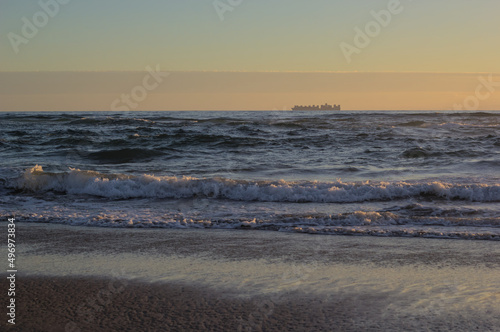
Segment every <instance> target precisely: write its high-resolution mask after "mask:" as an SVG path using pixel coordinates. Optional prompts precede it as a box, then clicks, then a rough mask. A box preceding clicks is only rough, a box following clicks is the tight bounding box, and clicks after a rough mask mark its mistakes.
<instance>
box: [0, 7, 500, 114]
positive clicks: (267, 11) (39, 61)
mask: <svg viewBox="0 0 500 332" xmlns="http://www.w3.org/2000/svg"><path fill="white" fill-rule="evenodd" d="M499 12H500V1H498V0H476V1H472V0H418V1H417V0H413V1H412V0H399V1H398V0H357V1H345V0H314V1H302V0H273V1H268V0H144V1H132V0H106V1H102V0H100V1H97V0H85V1H81V0H40V1H28V0H16V1H14V0H10V1H9V0H0V32H1V38H0V98H1V99H2V100H3V102H2V103H1V104H0V110H110V108H117V107H116V105H119V106H118V108H120V106H123V105H122V104H123V102H122V101H121V102H120V103H119V104H117V103H115V104H114V105H115V107H111V106H110V105H112V104H113V103H114V101H115V100H116V98H118V99H120V100H122V99H123V98H122V96H123V95H127V94H131V93H132V92H133V91H135V92H136V94H135V97H136V98H135V99H134V100H133V102H129V103H127V104H126V105H127V107H128V108H129V109H133V110H139V109H159V110H161V109H165V110H174V109H175V110H177V109H178V110H185V109H200V110H201V109H223V110H231V109H234V110H238V109H282V108H288V107H292V106H293V105H294V104H295V103H306V104H319V103H324V102H329V103H332V104H333V103H341V104H342V105H343V107H344V108H345V109H389V110H392V109H429V110H442V109H453V108H454V107H460V106H457V105H462V104H463V106H464V107H465V109H470V110H476V109H478V110H489V109H500V91H498V92H497V91H496V90H500V87H499V86H498V84H497V85H495V84H496V82H497V81H500V79H498V80H497V78H498V75H497V73H500V61H498V56H499V55H500V43H498V42H497V40H498V35H499V32H500V21H499V20H498V18H497V15H498V13H499ZM147 68H153V69H154V70H156V69H158V68H159V69H160V70H161V71H162V72H165V73H168V75H164V76H162V77H161V78H160V79H161V82H159V81H158V80H156V81H155V82H156V83H158V84H150V85H149V86H152V85H155V88H154V89H153V88H151V89H146V91H147V94H146V95H145V96H143V95H144V94H142V95H141V94H140V93H139V92H144V89H142V90H141V88H140V87H141V86H142V85H143V84H144V83H143V80H144V75H146V74H147V73H148V69H147ZM137 72H140V75H138V73H137ZM116 73H120V75H118V76H117V74H116ZM490 74H491V75H492V76H489V75H490ZM150 75H151V74H150ZM153 79H154V77H153ZM485 80H486V81H488V80H489V81H490V83H489V84H487V85H485V84H484V81H485ZM19 82H21V84H19ZM61 82H63V83H62V84H61ZM125 82H126V83H127V84H124V83H125ZM395 82H396V83H395ZM156 85H157V86H156ZM235 85H236V86H235ZM47 86H51V87H52V88H50V89H47ZM138 86H139V87H138ZM264 86H265V87H266V89H265V91H263V89H258V87H264ZM478 86H483V87H482V88H479V90H481V91H483V92H481V91H480V93H479V94H478V92H477V90H478ZM116 87H120V89H121V90H120V89H117V88H116ZM14 88H15V89H14ZM134 89H135V90H134ZM138 96H139V97H138ZM474 98H475V99H474ZM464 101H465V104H464ZM136 104H137V105H136ZM121 108H122V109H123V108H124V107H121Z"/></svg>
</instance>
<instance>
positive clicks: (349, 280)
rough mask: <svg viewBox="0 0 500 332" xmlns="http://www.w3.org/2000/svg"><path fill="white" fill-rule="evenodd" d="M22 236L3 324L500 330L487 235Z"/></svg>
mask: <svg viewBox="0 0 500 332" xmlns="http://www.w3.org/2000/svg"><path fill="white" fill-rule="evenodd" d="M18 239H19V243H20V245H19V258H18V259H19V273H18V276H17V280H16V283H17V285H16V287H17V290H16V303H17V304H18V306H17V316H16V322H17V324H16V326H15V327H12V326H7V330H8V331H138V330H140V331H387V330H390V331H427V330H432V331H500V329H499V328H498V326H500V324H499V323H500V318H499V317H500V315H499V313H500V312H499V304H500V293H499V291H498V289H499V286H500V280H499V278H500V277H498V276H499V274H498V272H499V266H500V261H499V257H500V255H499V249H498V243H496V242H488V241H447V240H432V239H430V240H425V239H395V238H393V239H381V238H368V237H356V238H353V237H350V238H349V237H335V236H333V237H332V236H314V235H311V236H310V235H305V234H282V233H278V232H262V231H260V232H252V231H248V232H246V231H215V232H212V231H210V230H199V231H190V230H186V231H183V230H139V229H104V228H82V227H67V226H60V225H49V224H22V223H20V224H18ZM2 252H3V251H2ZM2 280H3V281H2V289H6V288H5V287H6V286H7V284H6V281H5V280H6V279H5V278H2ZM2 326H4V327H5V326H6V324H5V322H3V323H2Z"/></svg>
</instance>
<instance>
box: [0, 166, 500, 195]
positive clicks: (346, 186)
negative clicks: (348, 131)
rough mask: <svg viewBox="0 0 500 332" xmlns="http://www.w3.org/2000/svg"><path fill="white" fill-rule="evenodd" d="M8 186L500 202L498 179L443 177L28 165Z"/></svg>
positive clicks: (88, 192) (86, 191)
mask: <svg viewBox="0 0 500 332" xmlns="http://www.w3.org/2000/svg"><path fill="white" fill-rule="evenodd" d="M7 186H8V187H10V188H15V189H21V190H28V191H32V192H40V191H41V192H43V191H55V192H62V193H68V194H86V195H94V196H99V197H106V198H110V199H129V198H172V199H177V198H214V199H228V200H236V201H260V202H294V203H305V202H316V203H354V202H365V201H390V200H398V199H407V198H412V197H428V198H433V199H447V200H465V201H472V202H497V201H500V185H498V184H494V185H491V184H480V183H476V184H463V183H447V182H439V181H432V182H405V181H398V182H374V181H365V182H342V181H341V180H337V181H334V182H319V181H284V180H276V181H250V180H232V179H225V178H195V177H188V176H183V177H175V176H154V175H148V174H144V175H140V176H132V175H125V174H103V173H99V172H95V171H85V170H79V169H70V170H69V171H68V172H62V173H50V172H45V171H43V169H42V167H41V166H38V165H37V166H35V167H32V168H29V169H27V170H26V171H25V172H24V174H23V175H22V176H20V177H18V178H17V179H15V180H12V181H10V182H9V183H8V185H7Z"/></svg>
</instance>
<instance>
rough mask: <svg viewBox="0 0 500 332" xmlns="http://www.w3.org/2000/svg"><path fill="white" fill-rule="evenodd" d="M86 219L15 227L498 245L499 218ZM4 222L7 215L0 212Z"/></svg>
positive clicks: (55, 217) (106, 215) (22, 218)
mask: <svg viewBox="0 0 500 332" xmlns="http://www.w3.org/2000/svg"><path fill="white" fill-rule="evenodd" d="M102 210H106V212H101V213H89V212H87V211H76V210H72V209H70V210H66V209H65V208H62V207H60V206H58V207H57V208H55V209H54V210H53V211H43V212H42V213H40V211H39V208H37V210H36V212H29V211H23V212H18V213H16V215H15V218H16V220H17V221H19V222H42V223H57V224H68V225H72V226H94V227H113V228H180V229H184V228H208V229H242V230H249V229H250V230H264V231H281V232H295V233H308V234H324V235H368V236H395V237H427V238H453V239H471V240H493V241H499V240H500V232H499V226H500V225H499V223H500V220H499V219H498V218H488V217H486V218H485V217H475V218H452V219H450V218H439V217H429V216H427V217H422V218H408V217H404V216H398V215H396V214H394V213H391V212H383V211H379V212H376V211H355V212H350V213H342V214H336V215H300V214H299V215H269V216H264V217H262V216H260V217H259V216H257V217H245V216H241V215H237V214H236V215H232V214H231V213H226V216H225V217H220V216H217V217H215V216H211V215H210V214H209V213H208V214H206V215H204V216H196V215H186V214H183V213H172V212H168V211H164V210H161V211H151V210H150V209H147V210H144V209H142V210H141V209H139V210H136V209H133V208H130V209H121V210H119V211H113V210H111V211H109V210H108V209H104V208H102ZM0 217H1V218H3V219H6V218H8V217H12V215H11V214H9V213H6V212H4V211H1V209H0Z"/></svg>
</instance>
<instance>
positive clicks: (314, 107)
mask: <svg viewBox="0 0 500 332" xmlns="http://www.w3.org/2000/svg"><path fill="white" fill-rule="evenodd" d="M292 111H340V105H328V104H324V105H308V106H303V105H295V106H294V107H292Z"/></svg>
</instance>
